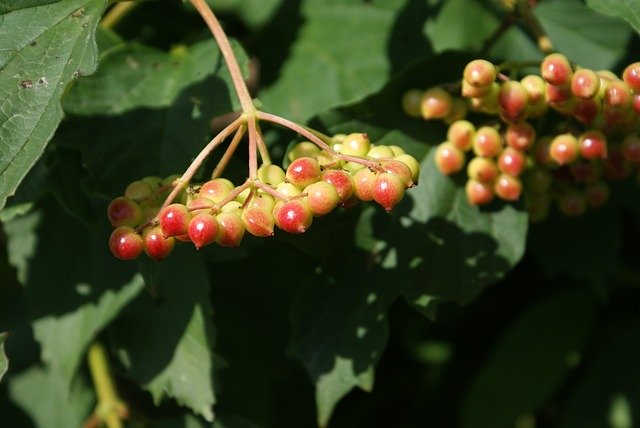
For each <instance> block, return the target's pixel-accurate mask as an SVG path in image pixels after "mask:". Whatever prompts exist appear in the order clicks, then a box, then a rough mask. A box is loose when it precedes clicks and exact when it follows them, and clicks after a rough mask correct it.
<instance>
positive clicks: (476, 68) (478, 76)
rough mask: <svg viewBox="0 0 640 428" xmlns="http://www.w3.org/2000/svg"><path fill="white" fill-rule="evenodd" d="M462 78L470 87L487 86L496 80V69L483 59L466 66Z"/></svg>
mask: <svg viewBox="0 0 640 428" xmlns="http://www.w3.org/2000/svg"><path fill="white" fill-rule="evenodd" d="M462 76H463V78H464V80H465V81H467V82H468V83H469V84H470V85H471V86H474V87H484V86H489V85H491V83H493V81H494V80H496V77H497V71H496V67H495V66H494V65H493V64H491V63H490V62H489V61H486V60H484V59H476V60H473V61H471V62H470V63H468V64H467V65H466V67H465V68H464V71H463V72H462Z"/></svg>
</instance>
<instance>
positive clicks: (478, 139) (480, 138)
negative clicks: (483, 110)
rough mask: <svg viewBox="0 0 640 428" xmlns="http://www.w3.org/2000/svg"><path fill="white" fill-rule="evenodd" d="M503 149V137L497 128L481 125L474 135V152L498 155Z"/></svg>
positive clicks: (484, 155)
mask: <svg viewBox="0 0 640 428" xmlns="http://www.w3.org/2000/svg"><path fill="white" fill-rule="evenodd" d="M500 150H502V138H501V137H500V133H499V132H498V131H497V130H496V128H494V127H491V126H482V127H480V128H479V129H478V130H477V131H476V133H475V135H474V136H473V152H474V153H475V154H476V155H478V156H482V157H487V158H488V157H494V156H497V155H498V153H500Z"/></svg>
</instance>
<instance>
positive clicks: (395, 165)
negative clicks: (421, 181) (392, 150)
mask: <svg viewBox="0 0 640 428" xmlns="http://www.w3.org/2000/svg"><path fill="white" fill-rule="evenodd" d="M380 165H381V166H382V169H384V170H385V172H389V173H391V174H395V175H397V176H398V178H399V179H400V180H402V183H403V184H404V186H405V188H407V189H408V188H410V187H413V186H414V183H413V178H412V176H413V174H412V173H411V169H409V167H408V166H407V165H406V164H405V163H403V162H402V161H399V160H396V159H391V160H387V161H382V162H381V163H380Z"/></svg>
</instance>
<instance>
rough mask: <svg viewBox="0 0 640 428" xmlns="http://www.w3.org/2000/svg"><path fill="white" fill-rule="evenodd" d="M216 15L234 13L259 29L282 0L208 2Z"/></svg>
mask: <svg viewBox="0 0 640 428" xmlns="http://www.w3.org/2000/svg"><path fill="white" fill-rule="evenodd" d="M207 3H209V5H210V6H211V7H212V8H214V10H215V11H216V13H218V14H220V13H229V12H233V13H236V14H237V15H238V16H239V17H240V18H242V20H243V21H244V22H245V23H246V24H247V25H248V26H250V27H252V28H255V27H261V26H263V25H265V24H267V23H268V22H269V20H270V19H272V18H273V15H274V14H275V13H276V12H277V10H278V9H279V8H280V7H282V3H284V0H208V1H207Z"/></svg>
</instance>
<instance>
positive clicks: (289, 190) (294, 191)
mask: <svg viewBox="0 0 640 428" xmlns="http://www.w3.org/2000/svg"><path fill="white" fill-rule="evenodd" d="M276 192H278V193H279V194H281V195H282V196H284V197H285V198H287V199H288V198H292V197H294V196H298V195H299V194H300V193H302V190H300V189H298V188H297V187H296V186H294V185H293V184H291V183H280V184H278V185H277V186H276Z"/></svg>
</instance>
